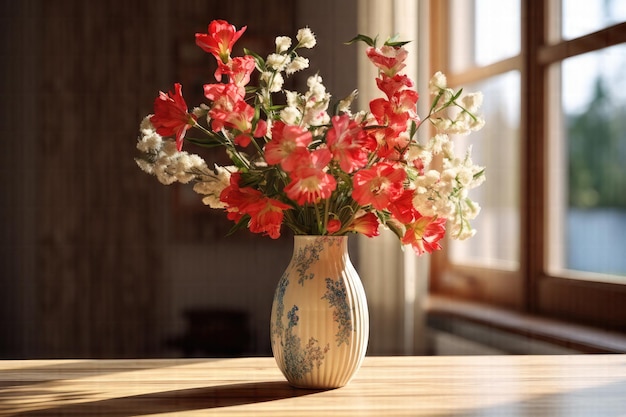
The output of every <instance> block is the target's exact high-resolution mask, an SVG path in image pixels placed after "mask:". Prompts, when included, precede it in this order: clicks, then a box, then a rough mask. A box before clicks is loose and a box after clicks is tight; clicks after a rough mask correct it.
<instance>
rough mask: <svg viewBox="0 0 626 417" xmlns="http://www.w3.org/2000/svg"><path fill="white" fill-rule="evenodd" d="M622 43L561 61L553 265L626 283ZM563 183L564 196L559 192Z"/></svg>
mask: <svg viewBox="0 0 626 417" xmlns="http://www.w3.org/2000/svg"><path fill="white" fill-rule="evenodd" d="M625 66H626V45H618V46H615V47H611V48H607V49H603V50H600V51H597V52H593V53H588V54H584V55H580V56H577V57H574V58H570V59H567V60H565V61H563V63H562V65H561V97H560V105H561V110H562V116H561V117H562V118H561V127H560V131H561V132H557V133H560V134H559V135H557V137H558V136H561V140H560V143H561V145H560V147H561V149H560V150H559V149H557V150H556V152H552V155H558V154H559V152H560V153H561V155H562V159H563V161H564V163H563V164H562V169H561V170H559V171H554V175H556V176H557V177H558V176H559V175H560V176H561V178H557V179H556V182H555V184H557V186H556V187H553V188H552V191H553V192H552V193H551V195H552V198H553V200H556V202H554V203H553V204H556V205H557V206H559V207H562V208H561V209H560V210H561V213H560V214H561V216H560V217H562V219H559V213H558V212H555V211H553V212H552V216H553V218H552V219H551V220H554V221H555V222H556V223H557V224H558V223H559V222H560V227H559V228H557V229H554V230H555V231H556V232H558V233H556V236H555V237H554V239H553V240H551V243H552V246H553V251H552V252H553V253H552V254H551V256H550V261H551V262H552V265H551V266H552V267H553V268H556V269H557V270H559V269H560V270H563V269H567V270H574V271H586V272H595V273H600V274H612V275H622V276H625V277H626V72H624V70H623V68H624V67H625ZM558 184H562V187H563V188H564V190H559V187H558Z"/></svg>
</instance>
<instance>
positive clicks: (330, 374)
mask: <svg viewBox="0 0 626 417" xmlns="http://www.w3.org/2000/svg"><path fill="white" fill-rule="evenodd" d="M270 332H271V344H272V352H273V354H274V358H275V359H276V363H277V364H278V367H279V368H280V370H281V371H282V373H283V375H285V377H286V378H287V380H288V381H289V383H290V384H291V385H293V386H295V387H299V388H314V389H330V388H338V387H342V386H344V385H346V384H347V383H348V382H349V381H350V380H351V379H352V377H353V376H354V374H355V373H356V372H357V370H358V369H359V367H360V366H361V363H362V361H363V358H364V357H365V352H366V350H367V343H368V339H369V316H368V310H367V300H366V297H365V291H364V289H363V285H362V284H361V279H360V277H359V275H358V273H357V271H356V269H355V268H354V266H353V265H352V263H351V262H350V257H349V254H348V238H347V236H336V237H335V236H295V237H294V248H293V255H292V258H291V261H290V262H289V265H288V266H287V269H286V270H285V272H284V274H283V275H282V277H281V278H280V281H279V282H278V286H277V288H276V293H275V295H274V301H273V304H272V315H271V324H270Z"/></svg>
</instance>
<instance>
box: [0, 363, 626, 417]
mask: <svg viewBox="0 0 626 417" xmlns="http://www.w3.org/2000/svg"><path fill="white" fill-rule="evenodd" d="M0 415H3V416H4V415H26V416H28V415H32V416H57V415H63V416H129V415H159V416H165V415H177V416H181V415H182V416H196V415H198V416H199V415H202V416H212V415H223V416H242V415H254V416H273V417H276V416H290V417H291V416H319V415H332V416H354V415H360V416H362V415H366V416H369V415H372V416H385V417H387V416H508V417H513V416H533V417H538V416H551V417H558V416H567V417H573V416H585V417H590V416H603V417H611V416H613V417H616V416H623V415H626V356H624V355H571V356H570V355H559V356H466V357H367V358H366V359H365V362H364V365H363V367H362V368H361V369H360V371H359V372H358V373H357V376H356V377H355V379H354V380H353V381H352V382H351V383H350V384H349V385H348V386H346V387H343V388H340V389H335V390H328V391H317V390H300V389H296V388H292V387H290V386H289V385H288V384H287V383H286V382H285V380H284V378H283V377H282V375H281V374H280V372H279V371H278V368H277V367H276V365H275V362H274V359H273V358H238V359H163V360H149V359H143V360H25V361H3V362H0Z"/></svg>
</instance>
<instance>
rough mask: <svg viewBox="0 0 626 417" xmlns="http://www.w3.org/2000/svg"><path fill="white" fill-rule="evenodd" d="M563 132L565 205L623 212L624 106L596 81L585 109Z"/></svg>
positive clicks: (625, 196) (625, 201) (625, 189)
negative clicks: (566, 157)
mask: <svg viewBox="0 0 626 417" xmlns="http://www.w3.org/2000/svg"><path fill="white" fill-rule="evenodd" d="M567 129H568V131H567V134H568V141H569V147H568V151H569V167H568V168H569V173H568V181H569V206H570V207H575V208H618V209H623V210H626V105H624V104H623V103H619V104H616V103H614V100H613V99H612V98H611V95H610V91H609V90H608V89H607V87H606V85H605V84H604V83H603V81H602V79H601V78H598V80H597V82H596V86H595V92H594V97H593V99H592V100H591V102H590V104H589V107H588V108H587V110H586V111H585V112H582V113H581V114H579V115H576V116H570V117H569V118H568V121H567Z"/></svg>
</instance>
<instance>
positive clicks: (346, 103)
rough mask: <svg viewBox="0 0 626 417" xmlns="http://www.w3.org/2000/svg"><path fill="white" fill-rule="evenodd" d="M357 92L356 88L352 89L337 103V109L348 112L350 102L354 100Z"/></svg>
mask: <svg viewBox="0 0 626 417" xmlns="http://www.w3.org/2000/svg"><path fill="white" fill-rule="evenodd" d="M358 93H359V92H358V90H352V92H351V93H350V94H349V95H348V96H347V97H345V98H344V99H342V100H340V101H339V104H338V105H337V110H338V111H339V112H342V113H347V114H350V106H351V105H352V102H353V101H354V99H355V98H356V96H357V95H358Z"/></svg>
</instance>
